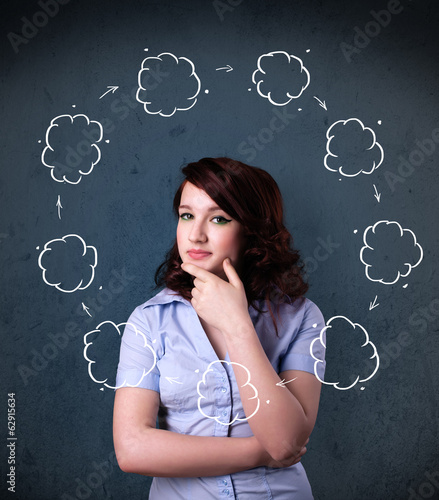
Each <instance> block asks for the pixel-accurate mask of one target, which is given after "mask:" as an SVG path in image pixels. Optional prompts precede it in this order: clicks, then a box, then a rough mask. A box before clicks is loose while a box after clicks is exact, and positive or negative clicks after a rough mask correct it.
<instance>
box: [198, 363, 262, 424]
mask: <svg viewBox="0 0 439 500" xmlns="http://www.w3.org/2000/svg"><path fill="white" fill-rule="evenodd" d="M215 363H227V364H228V365H237V366H240V367H241V368H244V370H245V371H246V373H247V381H246V382H245V384H243V385H242V386H241V387H245V386H247V385H248V386H250V387H251V388H252V389H253V391H254V393H255V395H254V396H253V397H251V398H249V399H257V406H256V409H255V411H254V412H253V413H252V414H251V415H250V416H249V417H245V418H238V415H239V412H238V413H237V414H236V415H235V417H234V418H233V420H232V421H231V422H229V423H224V422H221V420H220V417H219V416H216V417H213V416H211V415H207V414H206V413H204V411H203V410H202V409H201V400H202V399H206V396H203V394H202V393H201V390H200V386H201V384H204V385H206V375H207V374H208V373H209V372H213V371H214V370H213V368H212V366H213V365H214V364H215ZM250 378H251V374H250V371H249V370H248V369H247V368H246V367H245V366H244V365H241V364H240V363H236V362H235V361H225V360H218V361H217V360H215V361H212V363H210V365H209V366H208V367H207V369H206V371H205V372H204V373H203V377H202V379H201V380H200V381H199V382H198V384H197V393H198V395H199V396H200V397H199V398H198V409H199V410H200V412H201V414H202V415H203V416H205V417H206V418H210V419H212V420H215V421H216V422H217V423H219V424H221V425H232V424H233V423H234V422H236V421H238V422H245V421H246V420H248V419H249V418H251V417H253V416H254V415H256V413H257V411H258V410H259V406H260V400H259V397H258V390H257V389H256V387H255V386H254V385H253V384H251V383H250Z"/></svg>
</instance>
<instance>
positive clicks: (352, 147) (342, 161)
mask: <svg viewBox="0 0 439 500" xmlns="http://www.w3.org/2000/svg"><path fill="white" fill-rule="evenodd" d="M326 138H327V139H328V142H327V143H326V152H327V154H326V156H325V160H324V164H325V167H326V168H327V169H328V170H330V171H331V172H338V173H340V174H341V175H344V176H345V177H355V176H357V175H359V174H371V173H372V172H373V171H374V170H376V169H377V168H378V167H379V166H380V165H381V163H382V162H383V159H384V151H383V148H382V147H381V145H380V144H379V143H378V142H377V141H376V136H375V132H374V131H373V130H372V129H371V128H369V127H365V126H364V125H363V123H362V122H361V121H360V120H358V118H349V119H348V120H338V121H337V122H335V123H333V124H332V125H331V126H330V127H329V129H328V131H327V132H326Z"/></svg>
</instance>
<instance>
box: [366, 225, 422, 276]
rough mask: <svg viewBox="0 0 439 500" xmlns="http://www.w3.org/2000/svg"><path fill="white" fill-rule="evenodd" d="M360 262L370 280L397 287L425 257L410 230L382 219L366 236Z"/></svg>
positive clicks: (371, 227) (368, 228)
mask: <svg viewBox="0 0 439 500" xmlns="http://www.w3.org/2000/svg"><path fill="white" fill-rule="evenodd" d="M363 242H364V246H363V247H362V248H361V251H360V260H361V262H362V263H363V264H364V265H365V273H366V276H367V278H368V279H369V280H371V281H377V282H379V283H382V284H383V285H393V284H394V283H396V282H397V281H398V280H399V279H400V278H405V277H406V276H408V275H409V274H410V272H411V270H412V269H413V268H414V267H416V266H418V265H419V264H420V262H421V261H422V258H423V250H422V247H421V245H420V244H419V243H418V242H417V241H416V236H415V234H414V233H413V231H411V230H410V229H403V228H402V227H401V225H400V224H399V223H398V222H396V221H388V220H381V221H378V222H376V223H375V224H374V225H373V226H368V227H367V228H366V230H365V231H364V235H363Z"/></svg>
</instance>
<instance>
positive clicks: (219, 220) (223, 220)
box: [212, 215, 232, 225]
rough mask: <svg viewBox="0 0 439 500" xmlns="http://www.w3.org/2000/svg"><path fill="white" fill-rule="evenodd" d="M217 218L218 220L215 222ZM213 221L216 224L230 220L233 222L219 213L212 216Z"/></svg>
mask: <svg viewBox="0 0 439 500" xmlns="http://www.w3.org/2000/svg"><path fill="white" fill-rule="evenodd" d="M215 220H216V221H217V222H215ZM212 221H214V222H215V224H221V225H222V224H227V223H228V222H231V221H232V219H226V218H225V217H222V216H221V215H217V216H215V217H213V218H212Z"/></svg>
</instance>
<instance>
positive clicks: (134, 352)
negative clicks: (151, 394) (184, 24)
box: [116, 306, 160, 392]
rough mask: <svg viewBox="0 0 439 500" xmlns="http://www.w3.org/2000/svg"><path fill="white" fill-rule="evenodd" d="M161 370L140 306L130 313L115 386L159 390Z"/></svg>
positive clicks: (121, 346)
mask: <svg viewBox="0 0 439 500" xmlns="http://www.w3.org/2000/svg"><path fill="white" fill-rule="evenodd" d="M159 382H160V372H159V370H158V368H157V354H156V352H155V350H154V348H153V345H152V343H151V340H150V332H149V329H148V325H147V323H146V321H145V317H144V312H143V310H142V307H141V306H139V307H137V308H136V309H135V310H134V311H133V313H132V314H131V316H130V317H129V319H128V321H127V323H126V325H125V329H124V332H123V335H122V340H121V344H120V354H119V364H118V367H117V374H116V389H119V388H121V387H141V388H143V389H151V390H153V391H157V392H160V389H159Z"/></svg>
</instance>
